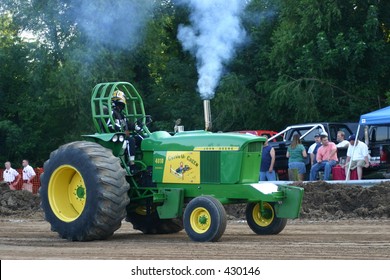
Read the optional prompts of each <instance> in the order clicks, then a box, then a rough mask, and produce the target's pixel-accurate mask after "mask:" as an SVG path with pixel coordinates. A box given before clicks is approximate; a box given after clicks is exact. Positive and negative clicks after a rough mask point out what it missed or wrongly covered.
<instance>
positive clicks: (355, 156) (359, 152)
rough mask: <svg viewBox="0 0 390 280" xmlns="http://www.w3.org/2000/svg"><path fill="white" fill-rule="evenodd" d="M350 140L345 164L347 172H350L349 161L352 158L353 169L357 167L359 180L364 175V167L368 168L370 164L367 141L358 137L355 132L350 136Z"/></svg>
mask: <svg viewBox="0 0 390 280" xmlns="http://www.w3.org/2000/svg"><path fill="white" fill-rule="evenodd" d="M355 141H356V144H355ZM348 142H349V146H348V151H347V160H346V162H345V166H344V168H345V174H348V166H349V162H350V161H351V160H352V163H351V170H354V169H355V168H357V175H358V180H361V179H362V177H363V167H365V168H367V167H369V166H370V162H369V160H368V147H367V145H366V143H364V142H362V141H359V140H358V139H356V136H355V134H352V135H351V136H349V137H348ZM346 177H347V178H348V179H349V174H348V175H346Z"/></svg>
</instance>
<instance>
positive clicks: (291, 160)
mask: <svg viewBox="0 0 390 280" xmlns="http://www.w3.org/2000/svg"><path fill="white" fill-rule="evenodd" d="M286 157H287V158H288V169H289V172H288V173H289V180H290V181H293V180H294V177H295V176H293V174H292V170H293V169H297V170H298V181H303V179H304V177H305V173H306V165H305V158H307V153H306V149H305V147H304V146H303V145H302V144H301V139H299V135H298V134H295V135H294V136H293V140H292V142H291V145H290V146H289V147H288V148H287V153H286Z"/></svg>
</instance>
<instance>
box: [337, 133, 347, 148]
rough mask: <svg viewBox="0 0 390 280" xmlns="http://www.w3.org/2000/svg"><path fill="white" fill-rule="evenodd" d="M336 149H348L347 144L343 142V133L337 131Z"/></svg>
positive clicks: (345, 141)
mask: <svg viewBox="0 0 390 280" xmlns="http://www.w3.org/2000/svg"><path fill="white" fill-rule="evenodd" d="M337 142H338V143H337V145H336V147H337V148H348V146H349V142H348V141H347V140H345V133H344V131H341V130H340V131H337Z"/></svg>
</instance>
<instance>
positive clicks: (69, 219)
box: [40, 141, 130, 241]
mask: <svg viewBox="0 0 390 280" xmlns="http://www.w3.org/2000/svg"><path fill="white" fill-rule="evenodd" d="M128 190H129V184H128V183H127V182H126V179H125V171H124V170H123V168H122V167H121V165H120V161H119V159H118V158H117V157H115V156H113V154H112V152H111V150H109V149H106V148H104V147H102V146H100V145H99V144H96V143H92V142H86V141H78V142H72V143H69V144H66V145H63V146H61V147H60V148H59V149H58V150H56V151H54V152H52V153H51V155H50V159H49V160H48V161H46V162H45V164H44V173H43V174H42V175H41V188H40V196H41V200H42V202H41V206H42V208H43V211H44V212H45V218H46V220H47V221H48V222H49V223H50V224H51V229H52V231H55V232H58V234H59V235H60V236H61V237H62V238H64V239H69V240H74V241H89V240H96V239H106V238H108V237H110V236H111V235H112V234H113V233H114V232H115V231H116V230H117V229H118V228H119V227H120V226H121V221H122V219H123V218H124V217H125V216H126V206H127V205H128V204H129V202H130V200H129V197H128V194H127V191H128Z"/></svg>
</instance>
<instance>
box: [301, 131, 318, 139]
mask: <svg viewBox="0 0 390 280" xmlns="http://www.w3.org/2000/svg"><path fill="white" fill-rule="evenodd" d="M307 131H308V129H306V130H305V131H304V132H302V135H303V134H305V133H306V132H307ZM320 133H321V132H320V129H314V130H313V131H311V132H310V133H309V134H307V135H306V136H305V137H303V138H302V139H301V140H302V141H305V142H306V141H314V135H316V134H320Z"/></svg>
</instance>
